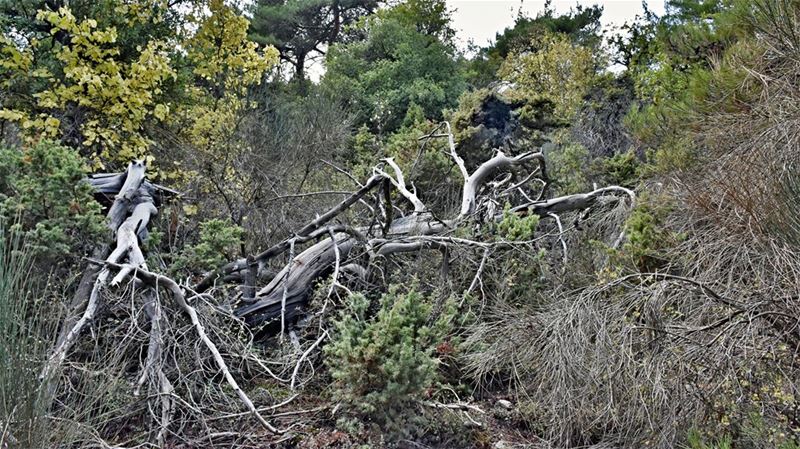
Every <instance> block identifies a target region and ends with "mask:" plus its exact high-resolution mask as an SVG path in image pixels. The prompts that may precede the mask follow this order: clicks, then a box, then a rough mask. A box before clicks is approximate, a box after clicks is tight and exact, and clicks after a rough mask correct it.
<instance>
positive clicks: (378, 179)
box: [193, 175, 384, 293]
mask: <svg viewBox="0 0 800 449" xmlns="http://www.w3.org/2000/svg"><path fill="white" fill-rule="evenodd" d="M383 180H384V178H383V177H382V176H377V175H376V176H372V177H371V178H369V179H368V180H367V182H365V183H364V185H363V186H361V188H359V189H358V190H357V191H356V192H354V193H353V194H352V195H351V196H349V197H348V198H346V199H344V200H343V201H342V202H340V203H339V204H337V205H336V206H334V207H332V208H331V209H330V210H328V211H327V212H325V213H324V214H322V215H320V216H318V217H317V218H315V219H314V220H311V221H310V222H309V223H308V224H306V225H305V226H303V227H302V228H301V229H300V230H299V231H297V232H296V233H295V236H296V237H308V236H309V235H311V233H312V232H314V231H316V230H318V229H319V228H321V227H322V226H324V225H325V224H327V223H328V222H329V221H331V220H332V219H333V218H334V217H336V216H338V215H339V214H341V213H342V212H344V211H345V210H347V209H348V208H350V206H352V205H353V204H355V203H356V202H358V201H359V200H360V199H361V198H362V197H363V196H364V195H366V194H367V193H369V192H370V191H371V190H372V189H374V188H376V187H377V186H379V185H380V184H381V183H382V182H383ZM292 238H293V237H292ZM292 238H287V239H286V240H283V241H281V242H280V243H278V244H276V245H273V246H272V247H270V248H268V249H267V250H265V251H262V252H261V253H259V254H257V255H256V256H255V257H253V262H252V263H263V262H264V261H266V260H269V259H271V258H273V257H275V256H277V255H279V254H282V253H284V252H286V251H287V250H288V249H289V246H290V241H291V239H292ZM248 265H249V263H248V261H247V259H239V260H236V261H234V262H231V263H229V264H227V265H225V266H223V267H222V268H219V269H217V270H214V271H213V272H211V273H209V274H208V275H206V276H205V277H204V278H203V279H202V280H201V281H200V282H199V283H198V284H197V285H195V286H194V288H193V290H194V291H196V292H198V293H202V292H204V291H206V290H208V289H209V288H210V287H211V286H212V285H214V282H215V281H216V280H217V279H219V278H220V277H224V276H227V275H229V274H231V273H234V272H237V271H241V270H244V269H245V268H247V267H248Z"/></svg>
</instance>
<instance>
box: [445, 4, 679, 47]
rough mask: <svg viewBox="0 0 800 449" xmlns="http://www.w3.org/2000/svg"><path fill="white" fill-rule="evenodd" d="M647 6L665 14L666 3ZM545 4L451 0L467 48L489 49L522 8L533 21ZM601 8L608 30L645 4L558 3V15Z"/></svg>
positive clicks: (460, 33)
mask: <svg viewBox="0 0 800 449" xmlns="http://www.w3.org/2000/svg"><path fill="white" fill-rule="evenodd" d="M646 1H647V6H648V8H650V10H652V11H653V12H655V13H656V14H658V15H661V13H663V12H664V0H646ZM544 3H545V2H544V0H539V1H536V0H524V1H520V0H447V4H448V6H449V7H450V9H451V10H454V12H453V28H455V29H456V31H457V32H458V39H459V42H460V43H461V45H462V48H465V46H466V44H467V42H468V41H469V40H472V41H474V42H475V43H476V44H478V45H479V46H485V45H486V44H487V43H488V42H489V41H491V40H494V37H495V34H496V33H497V32H498V31H502V30H503V29H505V28H506V27H508V26H511V25H513V24H514V18H515V17H516V16H517V14H518V13H519V10H520V8H522V11H523V12H524V13H526V14H527V15H528V16H530V17H535V16H536V14H537V13H538V12H540V11H541V10H543V9H544ZM577 4H581V5H584V6H591V5H601V6H602V7H603V17H602V19H601V21H602V23H603V26H604V27H605V28H607V29H610V28H613V27H614V26H619V25H622V24H623V23H625V21H626V20H631V19H633V18H634V17H636V15H637V14H641V13H642V12H643V9H642V0H594V1H588V0H577V1H576V0H570V1H567V0H554V1H553V7H554V8H555V10H556V12H559V13H562V12H567V11H569V9H570V8H571V7H575V5H577Z"/></svg>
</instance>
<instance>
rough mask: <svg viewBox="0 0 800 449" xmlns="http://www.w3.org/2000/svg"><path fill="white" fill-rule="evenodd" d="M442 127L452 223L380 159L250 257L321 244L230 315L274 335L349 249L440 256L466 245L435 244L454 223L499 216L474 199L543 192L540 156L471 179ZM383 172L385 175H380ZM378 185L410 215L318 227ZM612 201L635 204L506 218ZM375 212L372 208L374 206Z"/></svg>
mask: <svg viewBox="0 0 800 449" xmlns="http://www.w3.org/2000/svg"><path fill="white" fill-rule="evenodd" d="M446 125H447V129H448V133H447V134H443V135H437V136H433V137H444V136H447V137H448V142H449V146H450V156H451V157H452V159H453V162H454V163H455V164H456V166H457V167H458V168H459V170H460V172H461V175H462V178H463V189H462V198H461V207H460V212H459V214H458V216H457V217H455V218H453V219H450V220H441V219H438V218H436V217H434V216H433V215H432V214H430V213H429V212H428V210H427V208H426V206H425V204H424V203H423V202H422V201H421V200H420V198H419V196H418V195H417V194H416V192H415V191H414V189H410V188H409V187H408V186H407V184H406V180H405V177H404V174H403V172H402V170H401V168H400V167H399V166H398V165H397V164H396V163H395V162H394V161H393V160H392V159H391V158H390V159H385V160H384V163H383V164H381V165H379V166H377V167H375V169H374V174H373V176H372V177H371V178H370V179H369V180H368V181H367V182H366V183H364V185H363V186H362V187H361V188H360V189H359V190H358V191H357V192H355V193H354V194H353V195H352V196H350V197H349V198H348V199H347V200H345V201H343V202H342V203H340V204H339V205H337V206H336V207H334V208H333V209H331V210H329V211H328V212H326V213H325V214H323V215H321V216H319V217H318V218H317V219H315V220H313V221H312V222H310V223H309V224H308V225H306V226H304V227H303V228H302V230H301V231H299V232H298V233H297V234H295V236H294V237H291V238H289V239H286V240H284V241H283V242H281V243H279V244H277V245H275V246H273V247H272V248H270V249H268V250H267V251H265V252H263V253H261V254H259V255H257V256H256V257H255V258H254V260H255V261H257V263H259V264H264V263H266V262H267V261H268V260H269V259H271V258H273V257H275V256H278V255H280V254H282V253H284V252H286V251H287V250H289V248H294V245H295V244H299V243H303V242H305V241H309V240H312V239H316V238H324V239H323V240H321V241H319V242H317V243H315V244H313V245H312V246H310V247H308V248H307V249H305V250H303V251H301V252H299V253H298V254H297V255H296V256H295V255H294V254H292V255H291V256H290V257H289V261H288V263H287V265H285V266H284V268H283V269H282V270H281V271H280V272H279V273H278V274H277V275H276V276H275V277H274V278H273V279H272V280H271V281H270V282H269V283H268V284H267V285H266V286H264V287H263V288H262V289H260V290H259V291H258V293H257V294H256V296H255V298H254V300H253V301H249V302H248V303H247V304H245V305H243V306H241V307H239V308H238V309H237V310H236V314H237V315H238V316H240V317H242V318H244V319H245V320H246V321H247V323H249V324H251V325H257V324H264V323H268V322H271V321H277V320H280V321H281V323H282V325H281V330H283V329H284V325H283V323H284V322H286V321H287V320H291V319H292V318H294V317H295V316H296V315H298V314H299V313H300V311H301V309H302V307H303V306H304V305H305V304H306V302H307V301H308V299H309V295H310V293H311V290H312V288H313V286H314V285H315V282H316V281H317V280H319V279H320V278H321V277H323V276H327V275H329V274H330V273H331V272H332V271H333V267H334V266H335V265H337V263H338V264H339V265H344V262H345V261H346V260H347V259H348V257H349V255H350V254H351V252H353V250H354V249H355V248H363V249H365V250H366V251H367V252H368V253H370V254H372V255H373V256H375V255H377V256H386V255H389V254H392V253H396V252H407V251H413V250H418V249H424V248H430V249H438V250H441V249H442V247H443V246H446V245H451V244H464V243H466V242H458V241H456V240H453V239H441V238H437V237H440V236H442V235H443V234H445V233H447V232H449V231H452V230H453V229H454V228H456V227H457V226H459V225H460V224H462V223H464V222H467V221H469V220H471V219H473V218H474V217H476V216H478V215H480V214H481V213H483V214H484V215H486V214H488V215H489V217H490V219H491V220H499V219H500V218H501V216H497V215H496V214H495V213H494V212H493V211H481V210H479V209H480V207H481V206H480V205H481V204H482V202H481V200H482V198H481V195H486V194H488V192H487V190H492V191H493V192H494V193H497V192H498V191H500V190H504V191H508V190H516V189H521V188H522V186H523V184H525V183H527V182H529V181H530V180H532V179H534V178H536V179H539V180H541V181H542V184H544V185H545V186H546V185H547V178H546V170H545V158H544V155H543V154H542V153H541V152H526V153H522V154H519V155H515V156H509V155H506V154H504V153H503V152H502V151H497V152H496V154H495V156H494V157H492V158H491V159H489V160H487V161H486V162H484V163H483V164H481V165H480V166H479V167H478V168H476V169H475V170H474V171H473V172H472V173H469V171H468V170H467V168H466V166H465V164H464V161H463V160H462V159H461V157H460V156H459V155H458V154H457V153H456V150H455V145H454V143H453V139H452V135H451V134H450V133H449V124H446ZM531 163H534V164H535V166H534V167H532V168H531V169H530V174H529V175H528V176H526V177H525V178H524V179H523V181H522V182H519V183H517V184H514V185H511V186H506V185H505V184H507V183H508V182H510V181H509V180H510V179H511V177H510V176H507V177H506V178H505V180H501V181H497V182H492V183H491V184H492V185H491V186H489V184H490V182H489V181H490V180H492V179H493V177H495V176H497V175H499V174H503V173H508V172H509V171H510V170H518V169H524V168H526V167H527V166H528V164H531ZM387 167H388V168H390V169H391V170H389V171H386V170H384V168H387ZM390 172H391V173H390ZM385 182H388V183H390V184H391V185H392V186H393V187H394V188H395V190H396V192H397V193H398V194H399V195H400V196H402V197H403V198H404V199H405V200H407V202H408V203H409V204H410V205H411V206H412V212H411V213H410V215H407V216H405V217H402V218H399V219H395V220H391V221H390V219H388V218H384V220H386V222H385V223H383V225H382V226H381V225H377V226H371V227H362V228H357V229H351V228H348V229H334V228H333V227H329V228H323V227H322V226H324V225H325V224H326V223H328V222H329V221H331V220H332V219H333V218H334V217H336V216H337V215H339V214H341V213H342V212H344V211H345V210H346V209H347V208H349V207H350V206H352V205H354V204H356V203H357V201H358V200H360V199H361V198H362V197H364V196H365V195H366V193H367V192H369V191H370V190H373V189H376V188H378V187H379V186H381V185H383V184H384V183H385ZM620 194H622V196H623V197H625V198H628V199H629V200H630V202H631V204H632V203H633V200H634V198H635V197H634V194H633V192H632V191H630V190H628V189H626V188H623V187H618V186H610V187H605V188H601V189H597V190H594V191H592V192H588V193H580V194H575V195H567V196H563V197H558V198H552V199H548V200H538V201H525V202H523V203H522V204H518V205H516V206H515V207H514V208H513V209H512V211H513V212H515V213H518V214H534V215H538V216H540V217H542V218H553V217H556V218H557V217H558V215H557V214H559V213H564V212H569V211H577V210H585V209H588V208H590V207H592V206H593V205H595V204H596V202H597V201H598V200H599V199H601V198H605V199H608V200H610V201H618V200H619V195H620ZM539 196H541V195H539ZM523 197H524V198H530V197H529V196H528V195H523ZM376 209H380V207H377V208H376ZM384 215H385V214H384ZM389 216H391V214H389ZM326 229H327V231H326ZM320 231H325V232H320ZM334 231H335V234H331V235H333V237H327V238H325V237H326V235H327V234H328V233H331V232H334ZM379 231H380V232H382V233H383V236H382V238H380V239H369V240H368V239H365V238H364V236H372V235H373V234H374V233H376V232H379ZM247 266H248V263H247V261H246V260H240V261H236V262H232V263H230V264H228V265H226V266H224V267H222V268H221V269H219V270H217V271H215V272H214V273H212V274H211V275H210V276H207V277H206V278H205V279H204V280H203V281H201V282H200V284H198V285H197V286H196V288H198V289H201V290H202V289H205V288H207V287H209V286H210V282H212V281H213V279H216V278H217V277H219V276H220V275H221V274H229V273H232V272H235V271H240V270H243V269H245V267H247Z"/></svg>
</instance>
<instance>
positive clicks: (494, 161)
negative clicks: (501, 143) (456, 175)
mask: <svg viewBox="0 0 800 449" xmlns="http://www.w3.org/2000/svg"><path fill="white" fill-rule="evenodd" d="M532 160H538V161H539V164H540V165H544V155H543V154H542V153H541V152H535V153H534V152H528V153H522V154H520V155H517V156H513V157H511V156H506V155H505V154H504V153H503V152H502V151H498V152H497V154H496V155H495V156H494V157H493V158H491V159H489V160H488V161H486V162H484V163H483V164H481V165H480V166H479V167H478V168H477V169H475V171H474V172H473V173H472V174H471V175H470V176H469V177H468V178H467V179H466V180H465V181H464V190H463V193H462V197H461V212H460V213H459V217H466V216H469V215H472V213H474V212H475V205H476V196H477V194H478V190H479V189H480V187H481V186H483V184H485V183H486V180H487V179H488V178H489V176H492V175H493V174H495V173H497V172H498V171H500V170H507V169H509V168H511V167H514V166H517V165H521V164H524V163H526V162H529V161H532Z"/></svg>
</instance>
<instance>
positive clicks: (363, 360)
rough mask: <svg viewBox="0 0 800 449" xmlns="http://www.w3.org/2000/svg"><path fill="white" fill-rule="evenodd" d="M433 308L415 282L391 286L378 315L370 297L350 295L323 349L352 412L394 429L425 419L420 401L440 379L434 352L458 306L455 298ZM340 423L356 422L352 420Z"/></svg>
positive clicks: (409, 428)
mask: <svg viewBox="0 0 800 449" xmlns="http://www.w3.org/2000/svg"><path fill="white" fill-rule="evenodd" d="M433 309H434V307H433V305H432V304H431V302H430V301H429V300H428V299H427V298H425V297H424V296H423V295H422V294H420V293H419V292H418V291H416V289H415V288H413V287H412V288H411V289H410V290H409V291H407V292H405V293H404V292H401V291H400V287H398V286H393V287H391V288H390V289H389V292H388V293H386V294H384V295H383V296H382V297H381V299H380V304H379V308H378V310H377V313H376V314H375V315H374V316H370V313H369V310H370V302H369V300H368V299H367V298H366V297H364V296H363V295H361V294H353V295H351V296H350V300H349V304H348V307H347V309H346V310H344V311H343V312H342V314H341V315H340V317H339V319H338V320H336V321H335V322H334V334H333V339H332V342H331V343H330V344H328V345H327V346H326V348H325V354H326V356H327V357H326V364H327V366H328V368H329V369H330V371H331V375H332V376H333V379H334V396H335V398H336V399H337V400H339V401H341V402H342V404H343V405H344V407H345V410H346V411H347V412H348V414H349V415H350V416H351V417H352V416H354V417H357V418H361V421H362V422H364V423H371V424H374V425H378V426H381V429H383V430H384V431H388V432H390V433H392V434H394V435H398V434H399V435H408V434H411V433H413V432H414V430H415V429H416V428H418V426H419V425H421V424H423V422H422V419H421V418H420V414H419V413H418V410H416V407H417V403H418V401H419V400H421V399H424V398H425V397H426V393H427V392H428V391H429V389H430V388H431V387H433V386H434V385H435V384H436V383H437V381H438V377H439V376H438V365H439V360H438V359H437V357H436V354H435V353H436V350H437V346H439V345H440V344H443V343H445V342H446V338H447V335H448V332H449V330H450V329H451V327H452V325H451V322H452V320H453V318H454V310H455V308H454V306H453V302H452V301H448V302H447V303H446V304H445V306H444V307H443V309H442V313H440V314H439V315H438V316H436V317H432V316H431V312H432V310H433ZM342 424H344V425H349V427H351V428H352V427H353V425H352V424H353V421H352V420H351V421H348V420H342Z"/></svg>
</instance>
